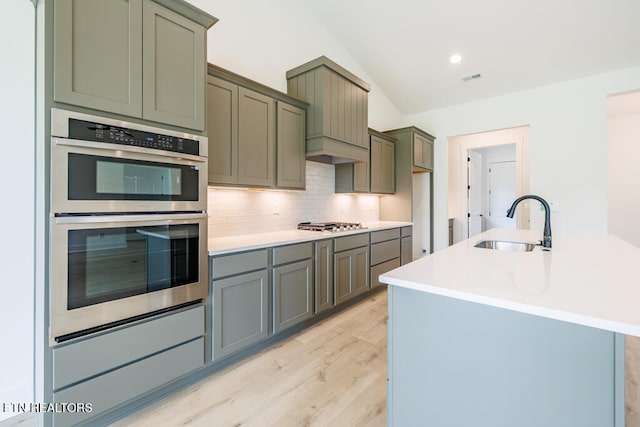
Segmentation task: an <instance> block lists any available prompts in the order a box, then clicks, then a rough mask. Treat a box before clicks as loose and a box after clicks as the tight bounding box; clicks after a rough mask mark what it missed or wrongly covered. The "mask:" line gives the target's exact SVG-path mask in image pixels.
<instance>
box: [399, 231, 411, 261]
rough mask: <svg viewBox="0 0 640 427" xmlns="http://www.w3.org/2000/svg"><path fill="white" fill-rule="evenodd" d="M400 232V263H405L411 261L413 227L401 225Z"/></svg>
mask: <svg viewBox="0 0 640 427" xmlns="http://www.w3.org/2000/svg"><path fill="white" fill-rule="evenodd" d="M400 233H401V238H400V264H401V265H405V264H408V263H410V262H411V261H413V238H412V237H411V236H412V235H413V227H412V226H408V227H402V228H401V229H400Z"/></svg>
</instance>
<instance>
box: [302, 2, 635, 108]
mask: <svg viewBox="0 0 640 427" xmlns="http://www.w3.org/2000/svg"><path fill="white" fill-rule="evenodd" d="M301 1H303V2H305V3H306V4H307V5H308V7H309V8H310V9H311V10H312V12H313V13H314V14H316V15H317V16H318V17H319V19H321V20H322V21H323V22H324V23H325V24H326V26H327V27H328V28H329V29H330V31H332V32H333V33H334V34H335V36H336V37H337V38H338V39H339V40H340V41H341V42H342V43H343V45H344V46H345V48H347V49H348V50H349V51H350V53H351V54H352V55H353V57H354V59H355V60H357V61H358V62H359V64H360V65H361V66H362V67H364V69H366V70H367V73H368V74H369V75H370V76H371V78H372V79H373V80H374V81H375V82H376V84H377V85H378V86H379V87H380V88H381V89H382V90H383V91H384V92H385V93H386V94H387V96H388V97H389V98H390V99H391V101H392V102H393V103H394V104H395V105H396V107H397V108H398V109H399V110H400V111H401V112H402V113H403V114H412V113H416V112H421V111H426V110H433V109H437V108H442V107H446V106H449V105H455V104H460V103H465V102H471V101H474V100H478V99H482V98H487V97H492V96H497V95H501V94H505V93H509V92H514V91H520V90H525V89H528V88H533V87H538V86H543V85H547V84H553V83H556V82H561V81H565V80H571V79H576V78H580V77H585V76H589V75H594V74H599V73H603V72H607V71H612V70H617V69H622V68H627V67H632V66H640V23H639V22H640V0H608V1H607V0H536V1H532V0H482V1H477V0H476V1H474V0H446V1H442V0H440V1H436V0H395V1H389V0H346V1H345V0H301ZM453 54H459V55H461V56H462V60H461V62H459V63H458V64H451V63H450V62H449V58H450V56H451V55H453ZM477 74H479V75H481V77H480V78H474V79H471V80H468V81H464V80H463V79H464V78H465V77H469V76H472V75H477Z"/></svg>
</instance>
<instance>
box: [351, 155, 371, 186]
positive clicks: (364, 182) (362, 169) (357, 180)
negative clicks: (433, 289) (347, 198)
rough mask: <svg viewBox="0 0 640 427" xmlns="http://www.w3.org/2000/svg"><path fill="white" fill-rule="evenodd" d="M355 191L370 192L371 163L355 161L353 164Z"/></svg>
mask: <svg viewBox="0 0 640 427" xmlns="http://www.w3.org/2000/svg"><path fill="white" fill-rule="evenodd" d="M353 191H354V192H355V193H368V192H369V163H367V162H355V163H354V164H353Z"/></svg>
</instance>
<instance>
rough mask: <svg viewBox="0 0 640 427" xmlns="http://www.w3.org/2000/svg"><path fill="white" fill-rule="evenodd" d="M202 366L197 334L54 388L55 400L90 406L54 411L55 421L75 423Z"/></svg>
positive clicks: (201, 349)
mask: <svg viewBox="0 0 640 427" xmlns="http://www.w3.org/2000/svg"><path fill="white" fill-rule="evenodd" d="M118 350H120V349H118ZM202 366H204V338H199V339H197V340H194V341H190V342H188V343H186V344H183V345H181V346H178V347H174V348H172V349H170V350H167V351H165V352H162V353H159V354H156V355H154V356H151V357H148V358H146V359H142V360H140V361H138V362H136V363H133V364H131V365H127V366H125V367H123V368H120V369H116V370H115V371H110V372H108V373H106V374H104V375H100V376H98V377H95V378H92V379H91V380H89V381H85V382H83V383H80V384H77V385H75V386H73V387H69V388H67V389H65V390H62V391H59V392H56V393H54V394H53V401H54V403H62V402H91V403H92V409H93V410H92V411H91V412H86V413H83V412H60V413H56V414H55V415H54V425H55V426H69V425H75V424H76V423H79V422H81V421H83V420H86V419H87V418H89V417H92V416H95V415H99V414H100V413H102V412H105V411H108V410H109V409H112V408H114V407H116V406H117V405H120V404H122V403H125V402H127V401H129V400H131V399H135V398H136V397H138V396H140V395H142V394H144V393H146V392H148V391H150V390H153V389H154V388H156V387H159V386H161V385H163V384H165V383H167V382H169V381H172V380H174V379H177V378H179V377H181V376H183V375H186V374H188V373H189V372H191V371H194V370H196V369H198V368H200V367H202Z"/></svg>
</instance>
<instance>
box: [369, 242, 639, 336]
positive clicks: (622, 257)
mask: <svg viewBox="0 0 640 427" xmlns="http://www.w3.org/2000/svg"><path fill="white" fill-rule="evenodd" d="M540 238H541V231H533V230H531V231H530V230H505V229H493V230H489V231H487V232H484V233H482V234H479V235H477V236H474V237H472V238H471V239H468V240H464V241H462V242H459V243H457V244H455V245H453V246H450V247H448V248H445V249H442V250H440V251H437V252H435V253H433V254H432V255H430V256H427V257H424V258H420V259H418V260H416V261H414V262H412V263H409V264H407V265H404V266H402V267H399V268H396V269H394V270H391V271H389V272H387V273H385V274H383V275H381V276H380V281H381V282H383V283H387V284H389V285H392V286H401V287H405V288H410V289H414V290H417V291H422V292H428V293H432V294H437V295H442V296H447V297H451V298H456V299H460V300H465V301H471V302H476V303H480V304H485V305H490V306H494V307H500V308H505V309H509V310H514V311H518V312H522V313H529V314H533V315H538V316H542V317H547V318H551V319H556V320H562V321H567V322H571V323H576V324H580V325H585V326H591V327H594V328H599V329H604V330H608V331H613V332H620V333H623V334H628V335H635V336H640V308H639V303H640V249H638V248H637V247H635V246H633V245H631V244H629V243H627V242H625V241H623V240H622V239H620V238H618V237H616V236H613V235H608V234H568V233H567V234H561V233H558V234H554V235H553V248H552V249H551V250H550V251H545V250H543V249H542V248H541V247H540V246H537V247H536V248H535V249H534V250H533V251H532V252H510V251H501V250H491V249H483V248H476V247H474V245H475V244H476V243H477V242H479V241H482V240H505V241H528V242H537V241H539V240H540Z"/></svg>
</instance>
